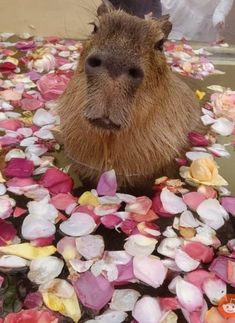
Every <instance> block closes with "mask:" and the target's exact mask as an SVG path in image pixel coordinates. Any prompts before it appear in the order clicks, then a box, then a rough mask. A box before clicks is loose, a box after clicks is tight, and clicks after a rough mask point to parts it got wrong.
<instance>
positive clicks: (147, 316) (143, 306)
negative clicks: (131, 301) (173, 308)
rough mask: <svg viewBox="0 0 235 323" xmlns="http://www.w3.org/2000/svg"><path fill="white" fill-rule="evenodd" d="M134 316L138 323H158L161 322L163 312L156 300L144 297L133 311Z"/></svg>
mask: <svg viewBox="0 0 235 323" xmlns="http://www.w3.org/2000/svg"><path fill="white" fill-rule="evenodd" d="M132 316H133V317H134V318H135V319H136V321H138V323H157V322H160V319H161V316H162V311H161V308H160V305H159V302H158V300H157V299H156V298H153V297H150V296H143V297H142V298H141V299H140V300H139V301H137V303H136V304H135V307H134V309H133V311H132Z"/></svg>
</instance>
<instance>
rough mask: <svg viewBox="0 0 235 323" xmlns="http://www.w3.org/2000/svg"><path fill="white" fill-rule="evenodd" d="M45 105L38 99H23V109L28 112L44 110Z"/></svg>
mask: <svg viewBox="0 0 235 323" xmlns="http://www.w3.org/2000/svg"><path fill="white" fill-rule="evenodd" d="M43 106H44V103H43V102H41V101H39V100H37V99H23V100H21V108H22V109H23V110H27V111H33V110H37V109H39V108H42V107H43Z"/></svg>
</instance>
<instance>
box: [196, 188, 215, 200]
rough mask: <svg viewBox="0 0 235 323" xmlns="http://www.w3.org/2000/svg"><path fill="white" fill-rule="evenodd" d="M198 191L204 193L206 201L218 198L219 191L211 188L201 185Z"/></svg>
mask: <svg viewBox="0 0 235 323" xmlns="http://www.w3.org/2000/svg"><path fill="white" fill-rule="evenodd" d="M197 191H198V192H199V193H202V194H203V195H204V196H205V198H206V199H214V198H216V197H217V191H216V190H215V189H214V188H213V187H210V186H204V185H200V186H199V188H198V190H197Z"/></svg>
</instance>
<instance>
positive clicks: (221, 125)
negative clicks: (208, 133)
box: [211, 118, 234, 136]
mask: <svg viewBox="0 0 235 323" xmlns="http://www.w3.org/2000/svg"><path fill="white" fill-rule="evenodd" d="M211 128H212V130H213V131H215V132H216V133H218V134H219V135H221V136H229V135H231V134H232V133H233V130H234V122H232V121H230V120H228V119H225V118H219V119H217V120H216V121H215V123H214V124H213V125H212V126H211Z"/></svg>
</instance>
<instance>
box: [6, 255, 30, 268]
mask: <svg viewBox="0 0 235 323" xmlns="http://www.w3.org/2000/svg"><path fill="white" fill-rule="evenodd" d="M28 264H29V263H28V261H27V260H25V259H23V258H21V257H18V256H12V255H4V256H1V257H0V267H3V268H11V269H12V268H22V267H26V266H28Z"/></svg>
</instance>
